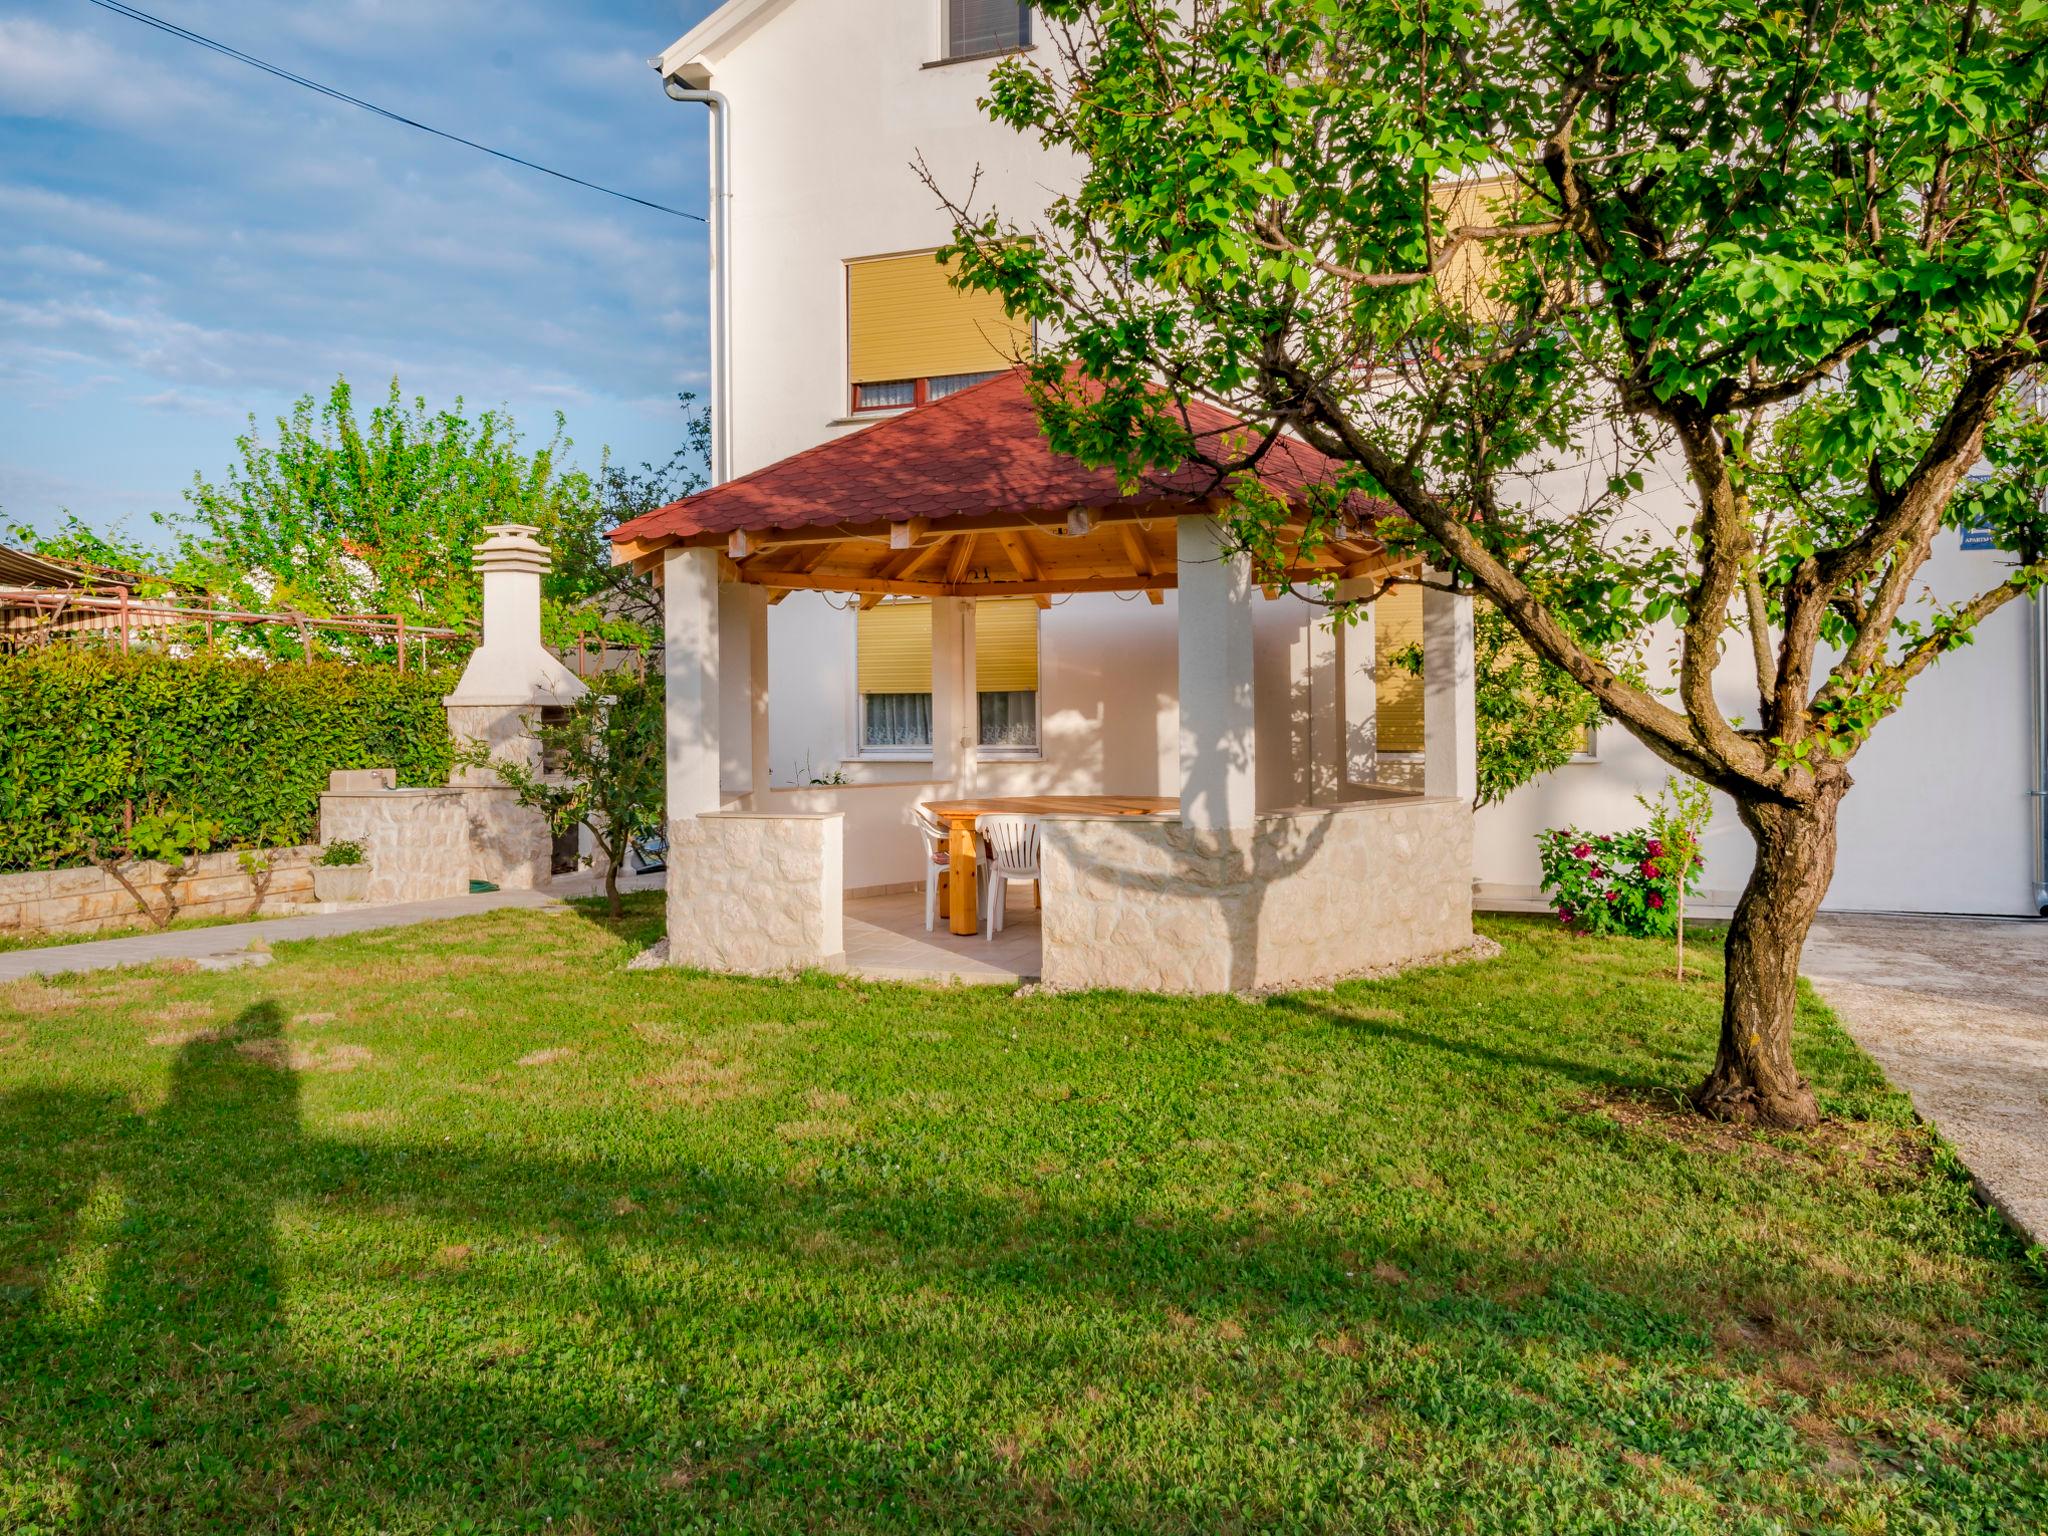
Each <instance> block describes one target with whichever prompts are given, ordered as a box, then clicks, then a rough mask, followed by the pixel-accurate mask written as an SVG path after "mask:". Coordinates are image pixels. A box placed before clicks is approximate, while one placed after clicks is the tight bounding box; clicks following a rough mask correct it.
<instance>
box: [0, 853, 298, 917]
mask: <svg viewBox="0 0 2048 1536" xmlns="http://www.w3.org/2000/svg"><path fill="white" fill-rule="evenodd" d="M319 852H320V850H319V849H317V848H268V849H265V850H263V852H262V855H261V856H262V857H263V858H264V859H266V860H268V861H269V864H270V871H271V872H270V878H269V881H268V883H267V884H266V885H265V887H264V888H263V891H262V893H261V896H260V898H259V895H258V892H257V889H256V886H255V884H254V883H253V882H252V881H251V880H250V878H249V874H248V871H247V870H245V869H243V867H242V862H241V855H240V854H239V853H205V854H200V855H199V856H198V857H196V858H191V859H187V860H186V861H185V865H184V867H183V868H182V869H178V870H173V869H171V868H170V867H169V866H168V865H164V864H154V863H133V864H128V865H125V866H123V868H124V872H125V873H126V874H127V876H128V878H129V879H130V880H132V881H133V882H134V883H135V887H136V889H137V890H139V891H141V892H142V894H143V896H144V897H146V898H147V899H148V901H149V903H150V905H151V906H152V907H156V908H159V909H161V906H162V902H163V891H164V885H165V883H166V882H169V883H170V885H171V889H172V891H173V892H174V893H175V894H176V896H177V898H178V903H179V906H178V916H180V917H242V916H245V915H247V914H249V913H252V912H258V911H261V912H274V913H284V912H289V911H291V910H292V909H293V908H295V907H297V906H300V905H302V904H304V903H306V902H310V901H311V900H312V899H313V874H312V863H313V859H314V857H315V856H316V855H318V853H319ZM148 921H149V919H148V918H146V917H144V916H143V915H142V913H141V912H139V911H137V910H136V906H135V898H134V897H132V896H130V895H129V894H128V893H127V892H126V891H125V890H123V889H122V888H121V884H120V882H119V881H117V880H115V879H114V878H113V877H112V876H111V875H106V874H102V873H101V872H100V870H99V868H98V867H97V866H96V865H90V864H89V865H86V866H84V867H83V868H79V869H51V870H27V871H24V872H21V873H17V874H6V875H0V933H96V932H98V931H99V930H101V929H103V928H132V927H140V926H142V925H144V924H146V923H147V922H148Z"/></svg>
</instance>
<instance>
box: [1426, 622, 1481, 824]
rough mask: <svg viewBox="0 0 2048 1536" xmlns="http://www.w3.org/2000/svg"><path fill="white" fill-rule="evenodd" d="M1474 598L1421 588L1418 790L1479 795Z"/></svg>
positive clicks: (1454, 796) (1451, 795)
mask: <svg viewBox="0 0 2048 1536" xmlns="http://www.w3.org/2000/svg"><path fill="white" fill-rule="evenodd" d="M1473 677H1474V664H1473V657H1472V598H1471V596H1470V594H1469V593H1464V592H1443V591H1439V590H1438V589H1437V588H1435V587H1424V588H1423V589H1422V790H1423V793H1424V794H1427V795H1439V796H1443V797H1445V798H1447V799H1453V800H1463V801H1465V802H1467V803H1468V804H1469V803H1470V802H1471V801H1472V800H1473V799H1474V798H1476V797H1477V795H1478V793H1479V757H1478V738H1477V727H1476V721H1475V716H1474V712H1473V691H1472V689H1473Z"/></svg>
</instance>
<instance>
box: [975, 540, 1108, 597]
mask: <svg viewBox="0 0 2048 1536" xmlns="http://www.w3.org/2000/svg"><path fill="white" fill-rule="evenodd" d="M996 542H997V543H998V544H1000V545H1002V546H1003V553H1004V554H1006V555H1008V556H1009V557H1010V568H1011V569H1012V570H1014V571H1015V572H1016V573H1017V576H1018V578H1019V579H1020V580H1021V581H1023V582H1025V583H1026V584H1027V585H1029V584H1030V583H1033V582H1039V581H1043V580H1044V578H1043V577H1042V576H1040V575H1039V572H1038V561H1037V560H1036V559H1034V558H1033V557H1032V554H1031V550H1030V548H1029V547H1028V546H1027V545H1026V544H1025V543H1024V535H1023V534H1021V533H1016V532H1009V531H1005V532H1002V533H998V534H997V535H996ZM1063 590H1065V591H1070V592H1078V591H1080V590H1082V589H1081V588H1079V587H1068V588H1064V589H1063ZM1098 590H1104V589H1098ZM1032 591H1033V595H1035V596H1036V597H1037V598H1038V606H1039V607H1041V608H1050V607H1051V606H1052V597H1051V595H1050V592H1049V591H1046V590H1041V589H1038V588H1035V587H1034V588H1032Z"/></svg>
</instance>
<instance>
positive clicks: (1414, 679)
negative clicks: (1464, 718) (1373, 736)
mask: <svg viewBox="0 0 2048 1536" xmlns="http://www.w3.org/2000/svg"><path fill="white" fill-rule="evenodd" d="M1372 614H1373V651H1374V653H1375V654H1374V662H1375V664H1376V668H1377V672H1376V678H1377V683H1378V687H1377V689H1376V691H1377V693H1378V695H1379V732H1380V735H1379V749H1380V750H1381V751H1382V752H1420V751H1421V750H1422V679H1421V678H1420V677H1418V676H1416V675H1415V674H1414V673H1413V672H1410V671H1408V670H1407V669H1406V668H1404V667H1397V666H1395V665H1394V663H1393V660H1392V658H1393V657H1395V656H1398V655H1400V654H1401V653H1402V652H1403V651H1405V650H1407V649H1408V648H1409V647H1410V646H1419V645H1421V644H1422V588H1420V587H1413V586H1398V587H1389V588H1387V590H1386V591H1384V592H1382V593H1381V594H1380V595H1379V597H1378V599H1377V600H1376V601H1375V602H1374V603H1373V605H1372Z"/></svg>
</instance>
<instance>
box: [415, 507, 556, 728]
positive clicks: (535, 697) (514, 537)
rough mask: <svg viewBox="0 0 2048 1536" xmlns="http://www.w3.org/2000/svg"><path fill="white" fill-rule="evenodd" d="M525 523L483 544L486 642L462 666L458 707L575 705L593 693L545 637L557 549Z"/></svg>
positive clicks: (454, 698) (454, 701)
mask: <svg viewBox="0 0 2048 1536" xmlns="http://www.w3.org/2000/svg"><path fill="white" fill-rule="evenodd" d="M539 532H540V530H539V529H538V528H528V527H526V526H525V525H523V524H520V523H493V524H491V525H490V526H488V527H486V528H485V529H484V533H485V534H486V535H487V537H486V538H485V539H484V541H483V543H481V544H479V545H477V547H476V556H475V561H474V563H475V566H476V570H477V573H478V574H479V575H480V576H482V577H483V583H484V640H483V644H482V645H480V646H478V647H477V648H476V650H475V651H474V652H472V653H471V655H470V658H469V665H468V666H466V667H464V668H463V669H462V681H461V682H459V683H457V684H456V685H455V691H454V692H453V693H451V694H449V695H448V697H447V698H446V699H445V700H444V701H443V702H444V703H447V704H450V705H458V706H459V705H475V704H497V705H524V706H527V707H532V706H534V705H549V704H567V703H569V702H570V701H571V700H572V699H579V698H581V697H582V696H583V695H584V693H585V692H587V690H586V689H585V688H584V686H583V684H582V682H581V681H580V680H579V679H578V678H577V676H576V674H575V673H573V672H571V671H570V670H569V669H568V668H567V667H565V666H563V665H562V663H561V662H560V661H558V660H556V659H555V657H554V656H553V655H552V654H550V653H549V651H548V650H547V649H546V648H545V647H544V646H543V645H542V644H541V639H540V579H541V577H543V576H545V575H546V574H547V572H548V568H549V566H550V565H551V564H552V563H553V562H552V551H550V550H549V549H548V548H547V546H546V545H544V544H542V543H541V542H540V540H539V539H538V538H536V537H535V535H536V534H538V533H539Z"/></svg>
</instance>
